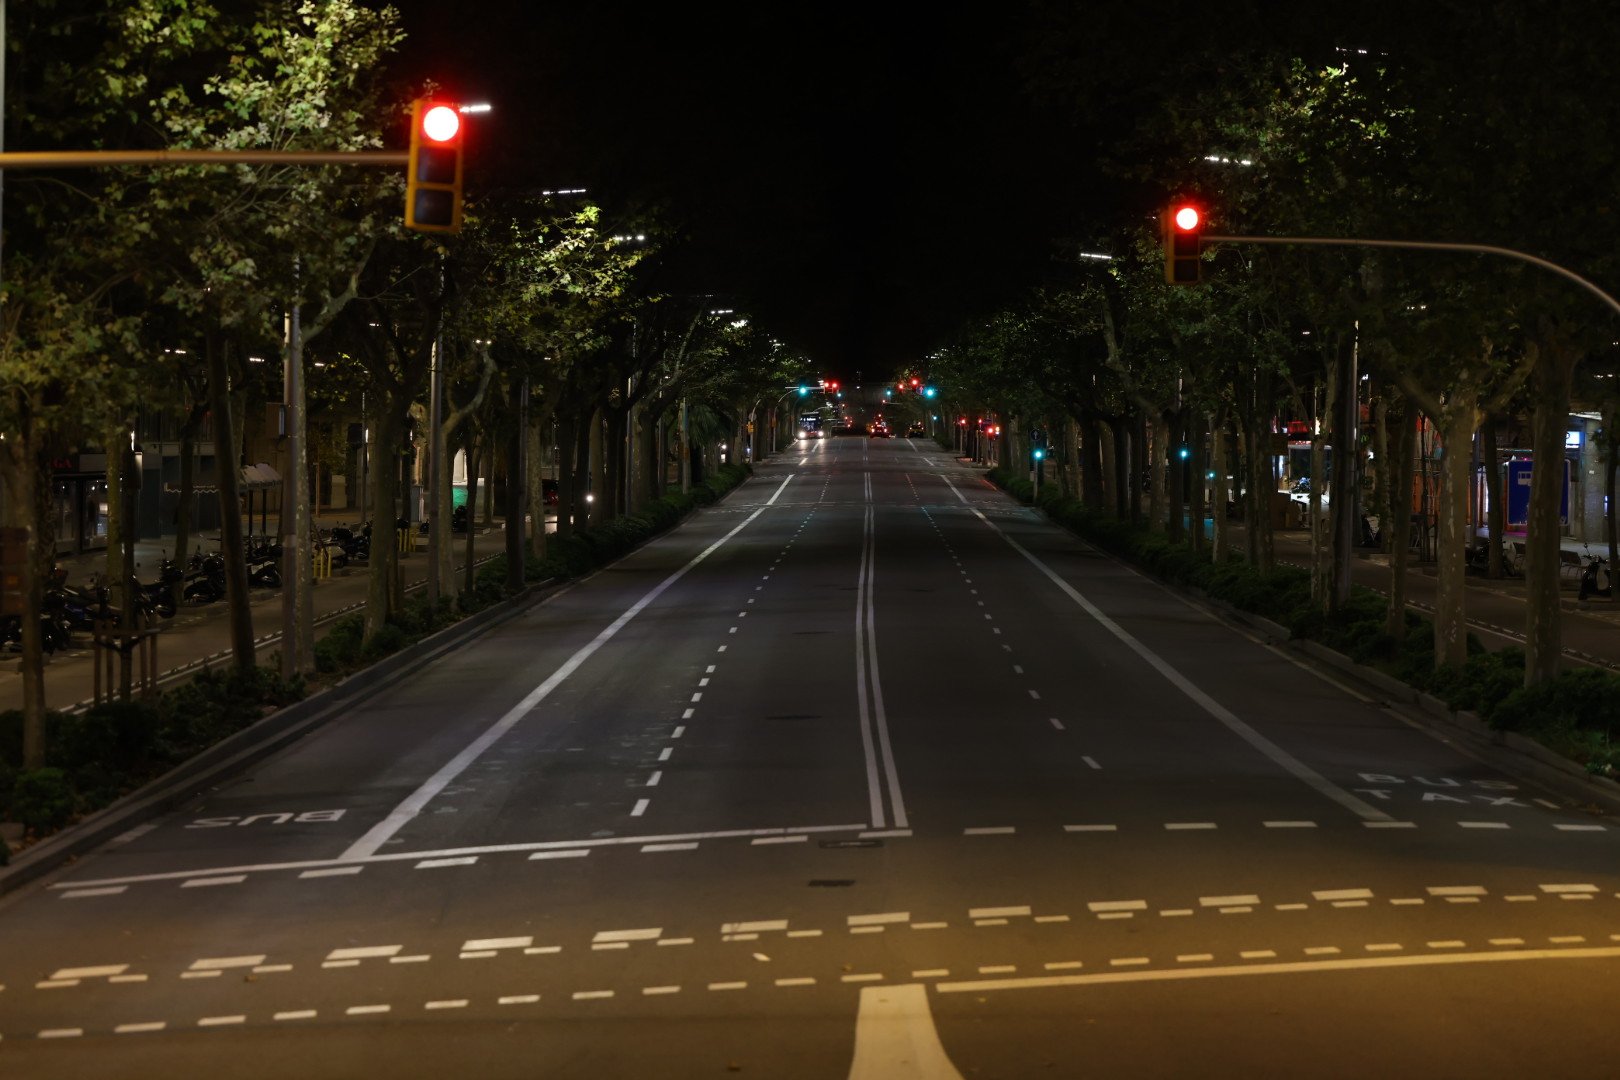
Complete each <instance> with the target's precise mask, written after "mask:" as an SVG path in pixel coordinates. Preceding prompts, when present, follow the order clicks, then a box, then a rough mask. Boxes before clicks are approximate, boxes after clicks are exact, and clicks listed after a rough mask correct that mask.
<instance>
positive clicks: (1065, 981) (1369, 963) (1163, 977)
mask: <svg viewBox="0 0 1620 1080" xmlns="http://www.w3.org/2000/svg"><path fill="white" fill-rule="evenodd" d="M1616 957H1620V947H1616V948H1590V949H1524V950H1518V951H1514V952H1488V953H1415V954H1412V955H1409V956H1367V957H1359V958H1356V959H1353V960H1296V961H1286V962H1283V963H1277V964H1244V965H1241V966H1235V967H1218V968H1166V969H1163V970H1158V971H1110V972H1103V973H1099V974H1096V975H1047V976H1033V977H1027V978H1022V979H979V980H975V981H971V982H954V983H936V984H935V986H934V988H935V990H936V991H938V992H939V993H942V994H960V993H970V994H979V993H985V992H987V991H990V990H1027V989H1037V988H1045V987H1057V986H1086V985H1091V984H1096V983H1124V982H1162V981H1170V980H1180V979H1210V978H1225V977H1233V976H1248V975H1291V974H1296V973H1302V972H1317V971H1365V970H1369V969H1376V968H1397V967H1436V966H1440V965H1451V964H1492V963H1502V962H1505V961H1510V960H1593V959H1612V958H1616Z"/></svg>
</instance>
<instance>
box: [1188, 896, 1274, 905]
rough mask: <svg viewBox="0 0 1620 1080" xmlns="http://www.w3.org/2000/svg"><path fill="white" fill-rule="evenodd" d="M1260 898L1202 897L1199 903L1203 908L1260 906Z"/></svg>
mask: <svg viewBox="0 0 1620 1080" xmlns="http://www.w3.org/2000/svg"><path fill="white" fill-rule="evenodd" d="M1259 902H1260V898H1259V897H1258V896H1200V897H1199V898H1198V903H1199V905H1200V906H1202V907H1237V906H1238V905H1240V904H1258V903H1259Z"/></svg>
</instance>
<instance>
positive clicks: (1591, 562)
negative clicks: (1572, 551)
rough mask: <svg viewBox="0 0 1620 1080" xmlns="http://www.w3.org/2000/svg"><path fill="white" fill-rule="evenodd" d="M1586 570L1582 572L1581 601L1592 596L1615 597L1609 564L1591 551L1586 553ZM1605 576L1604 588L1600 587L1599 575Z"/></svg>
mask: <svg viewBox="0 0 1620 1080" xmlns="http://www.w3.org/2000/svg"><path fill="white" fill-rule="evenodd" d="M1586 560H1587V562H1586V569H1584V570H1582V571H1581V599H1582V600H1585V599H1587V598H1588V597H1592V596H1613V595H1614V578H1613V577H1612V576H1610V574H1609V566H1608V562H1607V561H1606V560H1604V559H1602V558H1599V557H1598V556H1596V555H1593V554H1592V553H1591V552H1590V551H1588V552H1587V553H1586ZM1599 574H1601V575H1602V576H1603V586H1602V587H1601V588H1599V587H1598V575H1599Z"/></svg>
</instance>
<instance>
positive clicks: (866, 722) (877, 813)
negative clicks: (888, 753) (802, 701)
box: [855, 475, 888, 829]
mask: <svg viewBox="0 0 1620 1080" xmlns="http://www.w3.org/2000/svg"><path fill="white" fill-rule="evenodd" d="M866 482H867V485H868V487H870V485H871V482H872V478H871V476H870V475H868V476H867V478H866ZM868 497H870V493H869V494H868ZM871 534H872V508H871V507H870V506H868V507H867V508H866V513H865V516H864V518H863V519H862V524H861V566H860V570H859V572H858V573H857V575H856V578H855V696H856V699H857V701H858V703H859V715H860V721H861V752H862V753H863V754H864V755H865V757H866V797H867V810H868V812H869V813H870V814H871V815H872V825H873V827H875V828H879V829H881V828H883V827H885V826H886V825H888V819H887V818H886V817H885V816H884V811H883V784H882V781H881V780H880V779H879V777H878V763H877V751H876V749H875V748H874V745H873V739H872V713H871V705H870V704H869V702H868V701H867V697H866V590H867V587H868V586H867V566H868V565H869V564H870V562H871V559H872V551H871V543H872V542H871Z"/></svg>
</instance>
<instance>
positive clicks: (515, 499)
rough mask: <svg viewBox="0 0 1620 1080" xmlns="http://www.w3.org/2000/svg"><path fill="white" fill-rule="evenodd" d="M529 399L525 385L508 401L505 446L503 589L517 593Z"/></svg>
mask: <svg viewBox="0 0 1620 1080" xmlns="http://www.w3.org/2000/svg"><path fill="white" fill-rule="evenodd" d="M528 396H529V389H528V383H527V381H525V382H524V383H523V385H522V388H521V389H520V390H519V391H518V392H517V393H516V394H515V395H514V400H513V402H512V405H513V412H514V413H515V414H516V415H515V416H514V417H513V420H514V423H513V425H512V434H511V436H510V437H509V439H508V441H507V446H506V589H507V591H508V592H514V593H515V592H517V591H518V590H519V589H521V588H523V584H524V573H523V571H524V565H523V547H524V544H523V524H524V516H525V514H526V508H525V506H524V503H525V502H526V501H527V495H528V492H527V491H526V490H525V485H524V482H523V456H524V444H525V443H527V442H528V440H527V438H525V436H526V435H527V434H528V432H527V430H526V429H527V427H528V418H527V416H526V415H525V409H524V405H525V403H526V399H527V398H528Z"/></svg>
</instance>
